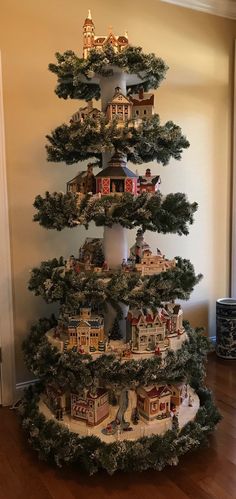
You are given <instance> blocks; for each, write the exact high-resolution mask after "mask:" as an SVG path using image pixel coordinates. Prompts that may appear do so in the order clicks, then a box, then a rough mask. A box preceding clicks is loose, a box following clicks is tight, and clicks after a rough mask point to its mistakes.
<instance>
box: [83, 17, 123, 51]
mask: <svg viewBox="0 0 236 499" xmlns="http://www.w3.org/2000/svg"><path fill="white" fill-rule="evenodd" d="M128 44H129V41H128V35H127V33H125V34H124V35H114V33H112V29H111V28H110V29H109V33H108V35H95V26H94V23H93V20H92V16H91V11H90V10H89V11H88V15H87V17H86V19H85V21H84V25H83V58H84V59H87V57H88V54H89V52H90V50H91V49H95V50H98V51H100V50H103V48H104V47H105V46H106V45H111V46H112V47H113V48H114V51H115V52H121V51H122V50H124V49H125V48H126V47H127V46H128Z"/></svg>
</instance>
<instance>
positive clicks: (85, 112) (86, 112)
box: [70, 100, 101, 124]
mask: <svg viewBox="0 0 236 499" xmlns="http://www.w3.org/2000/svg"><path fill="white" fill-rule="evenodd" d="M100 114H101V111H100V110H99V109H97V108H96V107H93V101H92V100H89V101H88V104H87V106H85V107H80V108H79V109H78V111H76V112H75V113H74V114H72V116H71V120H70V123H72V124H73V123H78V122H81V123H83V121H84V120H85V118H87V117H88V116H89V117H90V118H93V119H96V118H97V117H98V116H100Z"/></svg>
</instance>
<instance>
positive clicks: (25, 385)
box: [15, 379, 39, 402]
mask: <svg viewBox="0 0 236 499" xmlns="http://www.w3.org/2000/svg"><path fill="white" fill-rule="evenodd" d="M37 381H39V380H38V379H31V380H29V381H22V382H21V383H16V387H15V401H16V402H17V400H19V399H20V398H21V397H22V395H23V392H24V390H25V388H28V386H30V385H34V384H35V383H37Z"/></svg>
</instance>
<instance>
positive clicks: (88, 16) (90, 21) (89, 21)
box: [84, 9, 94, 26]
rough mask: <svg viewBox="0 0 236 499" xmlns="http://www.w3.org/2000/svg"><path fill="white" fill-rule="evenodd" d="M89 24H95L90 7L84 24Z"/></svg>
mask: <svg viewBox="0 0 236 499" xmlns="http://www.w3.org/2000/svg"><path fill="white" fill-rule="evenodd" d="M87 25H89V26H94V24H93V20H92V14H91V10H90V9H89V10H88V15H87V17H86V19H85V21H84V26H87Z"/></svg>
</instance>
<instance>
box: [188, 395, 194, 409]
mask: <svg viewBox="0 0 236 499" xmlns="http://www.w3.org/2000/svg"><path fill="white" fill-rule="evenodd" d="M188 406H189V407H193V397H192V396H191V395H190V394H189V396H188Z"/></svg>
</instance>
